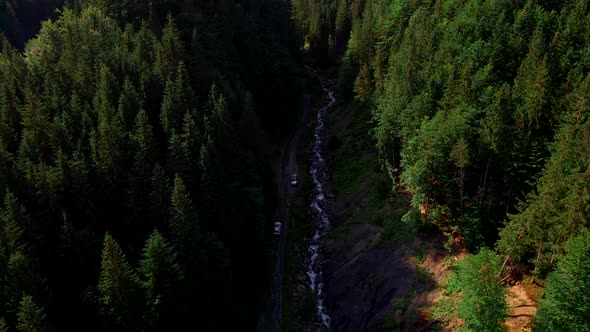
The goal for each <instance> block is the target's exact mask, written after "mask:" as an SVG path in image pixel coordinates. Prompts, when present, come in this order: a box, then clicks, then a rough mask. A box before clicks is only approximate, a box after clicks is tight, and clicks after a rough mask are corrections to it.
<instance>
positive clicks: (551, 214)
mask: <svg viewBox="0 0 590 332" xmlns="http://www.w3.org/2000/svg"><path fill="white" fill-rule="evenodd" d="M589 88H590V77H587V78H586V79H585V80H584V81H582V82H577V83H576V87H575V89H574V91H573V92H572V93H571V94H570V95H569V96H568V98H567V99H566V101H565V105H564V109H565V110H567V113H565V114H564V115H563V116H562V120H561V123H562V125H561V127H560V129H559V131H558V132H557V134H556V136H555V141H554V142H553V143H552V144H551V147H550V151H551V157H550V158H549V160H548V162H547V164H546V166H545V169H544V170H543V174H542V176H541V178H540V179H539V184H538V186H537V190H536V191H535V192H533V193H531V194H530V195H529V196H528V197H527V200H526V202H523V203H522V204H521V205H520V209H519V213H518V214H514V215H510V216H509V221H508V223H507V225H506V228H504V229H502V231H501V234H500V235H501V239H500V241H499V242H498V249H499V250H500V252H502V253H503V254H505V255H507V256H508V257H509V258H512V259H515V260H524V259H531V260H533V262H534V263H535V265H536V267H537V269H538V270H537V272H542V273H544V272H547V271H548V269H550V268H551V264H552V262H553V261H554V257H555V256H556V255H559V254H562V253H563V247H564V245H565V243H566V242H567V241H568V239H569V238H570V237H571V236H572V234H577V233H578V232H579V231H580V230H581V229H588V227H589V226H590V223H589V221H590V219H589V218H590V214H589V213H588V206H589V204H590V194H589V193H588V179H589V177H588V176H589V170H590V163H589V161H588V160H589V158H590V155H589V154H588V147H587V142H588V140H589V139H590V135H589V128H590V117H589V115H590V112H589V108H588V105H586V103H585V102H584V100H587V98H588V97H589V96H590V94H589V93H590V90H589Z"/></svg>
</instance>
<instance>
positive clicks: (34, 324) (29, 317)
mask: <svg viewBox="0 0 590 332" xmlns="http://www.w3.org/2000/svg"><path fill="white" fill-rule="evenodd" d="M16 328H17V330H18V331H19V332H43V331H47V327H46V325H45V314H44V313H43V309H42V308H39V307H38V306H37V305H36V304H35V302H33V298H32V297H31V296H29V295H23V297H22V300H21V301H20V308H19V311H18V325H17V326H16Z"/></svg>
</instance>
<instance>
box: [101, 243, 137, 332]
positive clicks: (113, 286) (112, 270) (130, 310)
mask: <svg viewBox="0 0 590 332" xmlns="http://www.w3.org/2000/svg"><path fill="white" fill-rule="evenodd" d="M139 290H140V281H139V278H138V277H137V275H136V273H135V271H134V270H133V268H132V267H131V266H130V265H129V263H128V262H127V258H126V257H125V254H123V251H122V250H121V248H120V247H119V245H118V244H117V242H115V240H114V239H113V238H112V237H111V236H110V235H109V234H108V233H107V234H106V235H105V237H104V247H103V251H102V264H101V272H100V279H99V282H98V293H99V295H98V303H99V307H100V308H101V313H102V315H104V316H106V317H108V318H109V320H110V321H111V323H112V324H113V326H115V327H120V328H127V329H129V328H133V327H134V326H136V325H135V324H137V322H138V318H139V317H137V315H138V313H139V312H140V308H139V306H138V304H139V303H138V300H139V298H138V296H139Z"/></svg>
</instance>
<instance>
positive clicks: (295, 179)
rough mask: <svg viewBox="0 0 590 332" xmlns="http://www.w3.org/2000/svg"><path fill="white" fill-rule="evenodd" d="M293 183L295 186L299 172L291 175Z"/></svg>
mask: <svg viewBox="0 0 590 332" xmlns="http://www.w3.org/2000/svg"><path fill="white" fill-rule="evenodd" d="M291 185H292V186H293V187H295V186H296V185H297V174H293V175H291Z"/></svg>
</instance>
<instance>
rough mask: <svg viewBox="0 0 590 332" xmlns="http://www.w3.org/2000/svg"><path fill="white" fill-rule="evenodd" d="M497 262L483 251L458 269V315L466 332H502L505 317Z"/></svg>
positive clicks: (493, 255) (468, 258) (505, 306)
mask: <svg viewBox="0 0 590 332" xmlns="http://www.w3.org/2000/svg"><path fill="white" fill-rule="evenodd" d="M500 271H501V266H500V259H499V257H498V256H496V254H495V253H494V252H493V251H491V250H489V249H487V248H482V249H481V250H480V251H479V253H478V254H477V255H473V256H469V257H467V258H465V260H464V261H462V262H461V264H460V265H459V267H458V271H457V272H456V273H457V280H458V282H459V285H460V287H461V289H462V291H463V296H462V300H461V302H460V303H459V304H458V306H457V312H458V314H459V317H461V318H462V319H463V321H464V323H465V327H466V328H467V331H478V332H479V331H481V332H495V331H498V332H501V331H502V330H503V328H502V322H503V320H504V317H505V316H506V309H507V304H506V301H505V300H504V293H505V289H504V287H502V286H501V285H500V283H499V282H500V278H499V275H500Z"/></svg>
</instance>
